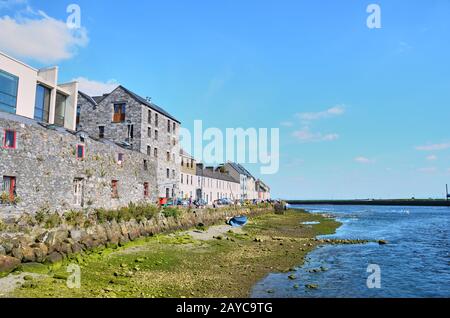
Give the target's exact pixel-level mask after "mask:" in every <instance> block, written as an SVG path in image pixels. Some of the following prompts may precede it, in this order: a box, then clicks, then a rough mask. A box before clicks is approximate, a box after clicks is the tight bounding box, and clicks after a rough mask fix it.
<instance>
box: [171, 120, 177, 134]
mask: <svg viewBox="0 0 450 318" xmlns="http://www.w3.org/2000/svg"><path fill="white" fill-rule="evenodd" d="M175 128H176V125H175V122H174V123H173V129H172V130H173V133H175Z"/></svg>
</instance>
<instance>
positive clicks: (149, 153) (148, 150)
mask: <svg viewBox="0 0 450 318" xmlns="http://www.w3.org/2000/svg"><path fill="white" fill-rule="evenodd" d="M151 155H152V147H150V146H147V156H151Z"/></svg>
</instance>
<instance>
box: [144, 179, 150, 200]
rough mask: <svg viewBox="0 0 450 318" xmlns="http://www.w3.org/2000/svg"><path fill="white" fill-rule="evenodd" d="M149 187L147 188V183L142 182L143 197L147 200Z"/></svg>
mask: <svg viewBox="0 0 450 318" xmlns="http://www.w3.org/2000/svg"><path fill="white" fill-rule="evenodd" d="M148 190H149V186H148V182H144V197H145V198H148V197H149V191H148Z"/></svg>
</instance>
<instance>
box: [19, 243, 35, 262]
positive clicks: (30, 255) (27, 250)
mask: <svg viewBox="0 0 450 318" xmlns="http://www.w3.org/2000/svg"><path fill="white" fill-rule="evenodd" d="M21 249H22V255H23V258H22V262H24V263H32V262H35V261H36V256H35V254H34V249H33V248H31V247H29V246H23V247H22V248H21Z"/></svg>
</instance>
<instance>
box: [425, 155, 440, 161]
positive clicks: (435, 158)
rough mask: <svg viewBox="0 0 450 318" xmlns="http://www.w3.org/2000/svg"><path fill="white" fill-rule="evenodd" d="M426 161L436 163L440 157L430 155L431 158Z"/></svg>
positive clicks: (428, 157)
mask: <svg viewBox="0 0 450 318" xmlns="http://www.w3.org/2000/svg"><path fill="white" fill-rule="evenodd" d="M426 159H427V160H428V161H435V160H437V159H438V157H437V156H436V155H429V156H427V157H426Z"/></svg>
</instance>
